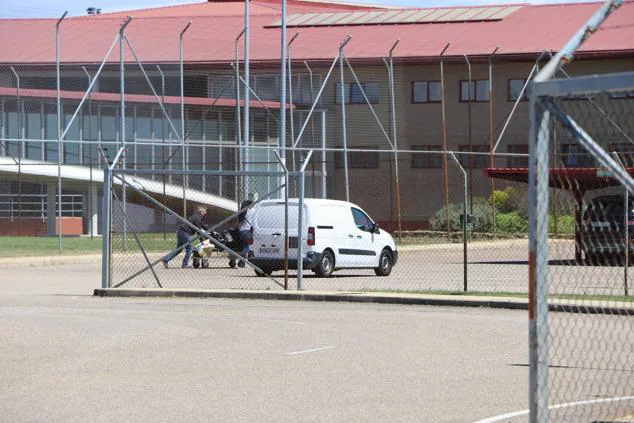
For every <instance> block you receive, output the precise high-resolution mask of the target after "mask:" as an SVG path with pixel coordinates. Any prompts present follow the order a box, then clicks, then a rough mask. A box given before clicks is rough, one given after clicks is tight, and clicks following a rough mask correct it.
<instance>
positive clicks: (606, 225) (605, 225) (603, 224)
mask: <svg viewBox="0 0 634 423" xmlns="http://www.w3.org/2000/svg"><path fill="white" fill-rule="evenodd" d="M592 227H593V228H609V227H610V222H592Z"/></svg>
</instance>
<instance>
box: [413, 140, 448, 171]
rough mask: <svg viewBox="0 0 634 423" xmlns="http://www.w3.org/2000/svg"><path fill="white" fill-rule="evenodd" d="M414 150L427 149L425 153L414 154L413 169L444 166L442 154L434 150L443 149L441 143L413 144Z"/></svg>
mask: <svg viewBox="0 0 634 423" xmlns="http://www.w3.org/2000/svg"><path fill="white" fill-rule="evenodd" d="M411 149H412V151H425V153H411V154H412V164H411V166H412V169H438V168H441V167H442V156H443V155H442V154H440V153H433V151H442V147H441V146H439V145H413V146H412V148H411ZM428 152H430V153H428Z"/></svg>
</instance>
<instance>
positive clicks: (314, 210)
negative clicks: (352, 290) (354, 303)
mask: <svg viewBox="0 0 634 423" xmlns="http://www.w3.org/2000/svg"><path fill="white" fill-rule="evenodd" d="M284 209H285V206H284V201H281V200H265V201H262V202H260V203H259V204H258V205H257V206H255V207H254V208H253V209H252V210H250V211H249V213H248V214H247V219H248V220H249V222H250V223H251V226H252V228H251V231H252V244H251V246H250V248H251V252H252V254H253V257H251V258H250V260H251V262H253V264H255V265H256V266H257V267H259V268H260V269H262V270H263V271H264V273H266V274H270V273H272V272H274V271H276V270H282V269H284ZM298 211H299V202H298V199H289V204H288V228H289V229H288V233H289V250H288V266H289V268H290V269H297V226H298V221H299V220H298ZM302 221H303V232H304V236H303V238H304V242H305V244H304V246H303V247H302V248H303V252H304V254H303V268H304V269H311V270H312V271H313V272H315V273H316V274H317V275H318V276H321V277H329V276H330V275H331V274H332V272H333V271H335V270H339V269H374V273H376V274H377V275H378V276H388V275H389V274H390V272H391V270H392V267H393V266H394V265H395V264H396V261H397V259H398V252H397V250H396V244H395V243H394V239H393V238H392V236H391V235H390V234H388V233H387V232H385V231H383V230H381V229H379V227H378V225H377V224H376V223H374V221H373V220H372V219H370V217H369V216H368V215H367V213H365V212H364V211H363V210H362V209H361V208H360V207H359V206H357V205H355V204H352V203H349V202H347V201H338V200H322V199H316V198H307V199H305V200H304V211H303V217H302ZM256 273H257V274H258V275H259V276H262V274H260V273H259V272H256Z"/></svg>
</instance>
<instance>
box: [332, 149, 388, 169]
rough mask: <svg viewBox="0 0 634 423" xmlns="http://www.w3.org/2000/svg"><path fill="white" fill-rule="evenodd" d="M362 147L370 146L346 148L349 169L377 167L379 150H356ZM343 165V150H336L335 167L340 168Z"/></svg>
mask: <svg viewBox="0 0 634 423" xmlns="http://www.w3.org/2000/svg"><path fill="white" fill-rule="evenodd" d="M362 148H370V147H355V148H354V149H350V150H348V167H349V168H350V169H378V168H379V152H378V151H358V150H360V149H362ZM355 150H357V151H355ZM343 165H344V163H343V151H338V152H337V154H335V167H336V168H339V169H342V168H343Z"/></svg>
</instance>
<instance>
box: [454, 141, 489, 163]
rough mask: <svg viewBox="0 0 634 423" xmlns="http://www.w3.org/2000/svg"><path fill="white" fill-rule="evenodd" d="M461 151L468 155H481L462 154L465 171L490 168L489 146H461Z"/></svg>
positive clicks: (461, 158)
mask: <svg viewBox="0 0 634 423" xmlns="http://www.w3.org/2000/svg"><path fill="white" fill-rule="evenodd" d="M460 151H464V152H468V153H480V154H461V155H460V164H461V165H462V167H464V168H465V169H484V168H485V167H488V166H489V162H490V159H489V151H490V148H489V146H488V145H472V146H468V145H461V146H460Z"/></svg>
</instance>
